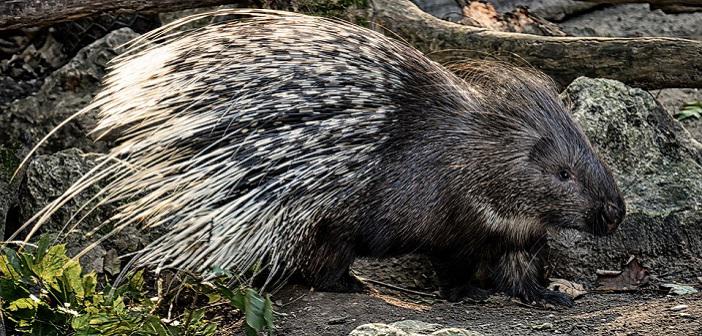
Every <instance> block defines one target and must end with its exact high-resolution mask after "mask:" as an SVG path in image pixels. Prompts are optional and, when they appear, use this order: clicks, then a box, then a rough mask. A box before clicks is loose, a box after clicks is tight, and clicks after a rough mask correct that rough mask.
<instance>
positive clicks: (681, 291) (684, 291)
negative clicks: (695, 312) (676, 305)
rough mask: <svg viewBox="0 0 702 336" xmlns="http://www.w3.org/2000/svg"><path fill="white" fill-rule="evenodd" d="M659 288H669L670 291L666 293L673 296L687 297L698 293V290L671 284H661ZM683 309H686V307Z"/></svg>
mask: <svg viewBox="0 0 702 336" xmlns="http://www.w3.org/2000/svg"><path fill="white" fill-rule="evenodd" d="M661 287H663V288H669V289H670V291H669V292H668V294H674V295H689V294H695V293H697V292H698V290H697V289H695V287H692V286H686V285H678V284H672V283H671V284H662V285H661ZM685 308H687V306H686V307H685ZM671 309H672V308H671Z"/></svg>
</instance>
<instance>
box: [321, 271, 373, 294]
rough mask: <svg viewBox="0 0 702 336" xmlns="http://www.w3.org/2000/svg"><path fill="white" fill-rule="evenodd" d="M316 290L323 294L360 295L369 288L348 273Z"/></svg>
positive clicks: (323, 283)
mask: <svg viewBox="0 0 702 336" xmlns="http://www.w3.org/2000/svg"><path fill="white" fill-rule="evenodd" d="M316 288H317V290H319V291H322V292H339V293H360V292H364V291H366V290H367V289H368V286H366V284H365V283H363V281H361V280H360V279H359V278H357V277H355V276H353V275H351V274H350V273H348V272H347V273H344V275H342V276H341V277H340V278H338V279H336V280H328V281H324V282H322V283H320V284H318V285H317V286H316Z"/></svg>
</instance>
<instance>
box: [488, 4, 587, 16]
mask: <svg viewBox="0 0 702 336" xmlns="http://www.w3.org/2000/svg"><path fill="white" fill-rule="evenodd" d="M490 3H491V4H493V5H494V6H495V8H496V9H497V10H498V11H500V12H501V13H507V12H510V11H512V10H513V9H514V8H516V7H517V6H523V7H528V8H529V12H530V13H532V14H534V15H538V16H540V17H542V18H544V19H547V20H551V21H561V20H563V19H565V18H567V17H569V16H571V15H575V14H577V13H580V12H583V11H586V10H589V9H591V8H594V7H595V6H597V4H594V3H590V2H584V1H575V0H492V1H490Z"/></svg>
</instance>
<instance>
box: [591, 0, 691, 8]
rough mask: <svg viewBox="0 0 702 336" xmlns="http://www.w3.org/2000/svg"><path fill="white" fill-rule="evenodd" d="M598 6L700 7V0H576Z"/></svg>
mask: <svg viewBox="0 0 702 336" xmlns="http://www.w3.org/2000/svg"><path fill="white" fill-rule="evenodd" d="M578 1H583V2H592V3H598V4H609V5H621V4H630V3H647V4H651V5H656V6H676V5H677V6H692V7H697V6H702V0H578Z"/></svg>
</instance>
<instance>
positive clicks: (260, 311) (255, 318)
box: [244, 288, 266, 331]
mask: <svg viewBox="0 0 702 336" xmlns="http://www.w3.org/2000/svg"><path fill="white" fill-rule="evenodd" d="M244 304H245V309H244V314H245V315H246V324H248V325H249V326H251V328H253V329H254V330H256V331H261V330H263V328H264V327H265V326H266V319H265V317H264V310H265V307H266V303H265V300H264V299H263V297H261V295H259V294H258V292H256V291H255V290H253V289H251V288H247V289H246V295H245V296H244Z"/></svg>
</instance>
